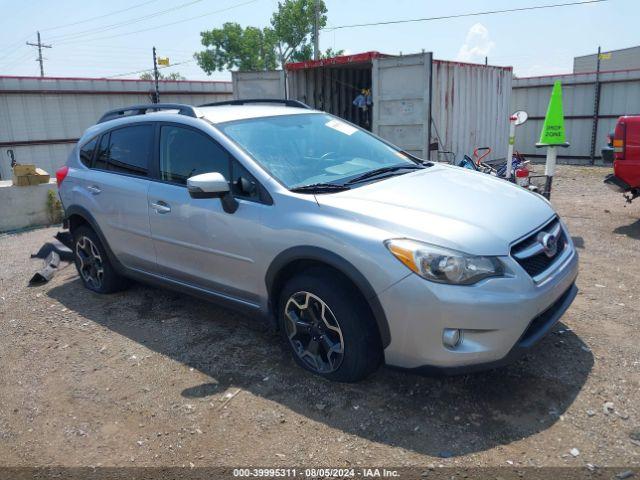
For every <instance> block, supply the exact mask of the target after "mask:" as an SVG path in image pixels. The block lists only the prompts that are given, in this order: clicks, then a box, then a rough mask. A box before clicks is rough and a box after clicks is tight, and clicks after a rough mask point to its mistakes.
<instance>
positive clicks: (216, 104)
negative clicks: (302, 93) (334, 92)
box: [200, 98, 311, 110]
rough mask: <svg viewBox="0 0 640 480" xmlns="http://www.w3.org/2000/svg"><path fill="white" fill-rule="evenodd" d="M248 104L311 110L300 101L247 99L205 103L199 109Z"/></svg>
mask: <svg viewBox="0 0 640 480" xmlns="http://www.w3.org/2000/svg"><path fill="white" fill-rule="evenodd" d="M248 103H281V104H283V105H284V106H286V107H294V108H305V109H307V110H311V107H310V106H309V105H307V104H306V103H303V102H301V101H300V100H286V99H284V98H247V99H245V100H226V101H224V102H214V103H205V104H204V105H200V107H220V106H223V105H246V104H248Z"/></svg>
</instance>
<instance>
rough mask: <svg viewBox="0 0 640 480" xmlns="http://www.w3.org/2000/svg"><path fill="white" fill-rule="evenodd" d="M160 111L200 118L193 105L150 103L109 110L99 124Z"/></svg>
mask: <svg viewBox="0 0 640 480" xmlns="http://www.w3.org/2000/svg"><path fill="white" fill-rule="evenodd" d="M160 110H178V113H179V114H180V115H186V116H188V117H194V118H198V114H197V113H196V110H195V108H194V107H193V106H192V105H185V104H182V103H150V104H148V105H132V106H130V107H124V108H116V109H114V110H109V111H108V112H106V113H105V114H104V115H102V116H101V117H100V120H98V123H102V122H106V121H108V120H113V119H115V118H119V117H124V116H133V115H144V114H146V113H147V111H152V112H158V111H160Z"/></svg>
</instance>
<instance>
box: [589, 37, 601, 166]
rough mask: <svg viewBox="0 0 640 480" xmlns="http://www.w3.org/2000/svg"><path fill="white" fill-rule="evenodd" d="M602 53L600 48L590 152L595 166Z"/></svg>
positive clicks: (591, 160) (597, 61)
mask: <svg viewBox="0 0 640 480" xmlns="http://www.w3.org/2000/svg"><path fill="white" fill-rule="evenodd" d="M600 52H601V49H600V47H598V56H597V60H596V84H595V89H594V94H593V124H592V127H591V151H590V155H589V158H590V163H591V165H593V164H594V163H595V162H596V145H597V143H598V142H597V140H598V116H599V115H600Z"/></svg>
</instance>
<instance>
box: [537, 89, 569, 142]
mask: <svg viewBox="0 0 640 480" xmlns="http://www.w3.org/2000/svg"><path fill="white" fill-rule="evenodd" d="M568 145H569V144H568V143H567V141H566V138H565V134H564V114H563V113H562V86H561V85H560V81H559V80H556V82H555V83H554V84H553V91H552V92H551V99H550V100H549V106H548V107H547V116H546V117H545V118H544V124H543V125H542V132H541V133H540V142H539V143H538V144H537V145H536V146H538V147H544V146H562V147H567V146H568Z"/></svg>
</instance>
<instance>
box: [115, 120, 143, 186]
mask: <svg viewBox="0 0 640 480" xmlns="http://www.w3.org/2000/svg"><path fill="white" fill-rule="evenodd" d="M152 143H153V126H151V125H135V126H131V127H125V128H119V129H117V130H113V131H112V132H111V134H110V138H109V147H108V153H107V156H108V165H109V166H108V170H111V171H115V172H119V173H127V174H130V175H144V176H146V175H147V171H148V170H149V159H150V157H151V147H152Z"/></svg>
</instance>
